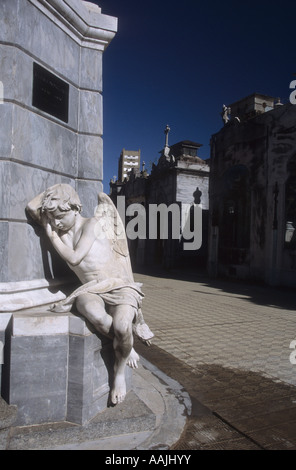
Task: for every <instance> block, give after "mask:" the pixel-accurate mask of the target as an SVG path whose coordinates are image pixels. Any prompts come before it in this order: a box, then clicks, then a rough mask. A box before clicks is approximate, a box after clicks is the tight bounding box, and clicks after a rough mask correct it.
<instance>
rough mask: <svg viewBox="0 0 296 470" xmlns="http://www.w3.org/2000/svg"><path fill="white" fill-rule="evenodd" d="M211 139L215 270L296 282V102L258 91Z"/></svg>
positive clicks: (235, 107) (233, 108) (230, 111)
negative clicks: (282, 101) (286, 102)
mask: <svg viewBox="0 0 296 470" xmlns="http://www.w3.org/2000/svg"><path fill="white" fill-rule="evenodd" d="M223 120H224V127H223V128H222V129H221V130H220V131H219V132H217V133H216V134H214V135H213V136H212V139H211V158H210V180H209V246H208V248H209V250H208V271H209V274H210V275H212V276H217V275H221V274H222V275H226V276H230V277H236V278H240V279H252V280H257V281H262V282H264V283H266V284H269V285H279V286H296V232H295V228H296V106H294V105H292V104H290V103H288V104H284V105H282V104H281V103H280V102H277V103H276V102H275V100H274V99H273V98H271V97H268V96H264V95H259V94H253V95H250V96H248V97H247V98H245V99H242V100H240V101H238V102H236V103H233V104H232V105H230V106H227V107H226V106H225V107H224V114H223Z"/></svg>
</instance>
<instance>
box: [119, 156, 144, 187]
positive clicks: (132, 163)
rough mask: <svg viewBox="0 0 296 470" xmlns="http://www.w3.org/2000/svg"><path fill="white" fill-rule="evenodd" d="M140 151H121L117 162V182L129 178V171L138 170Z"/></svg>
mask: <svg viewBox="0 0 296 470" xmlns="http://www.w3.org/2000/svg"><path fill="white" fill-rule="evenodd" d="M140 160H141V151H140V150H137V151H135V150H126V149H122V151H121V154H120V157H119V162H118V181H121V182H122V181H124V180H125V179H126V178H127V179H128V178H129V176H130V172H131V170H132V169H133V170H135V171H138V170H140Z"/></svg>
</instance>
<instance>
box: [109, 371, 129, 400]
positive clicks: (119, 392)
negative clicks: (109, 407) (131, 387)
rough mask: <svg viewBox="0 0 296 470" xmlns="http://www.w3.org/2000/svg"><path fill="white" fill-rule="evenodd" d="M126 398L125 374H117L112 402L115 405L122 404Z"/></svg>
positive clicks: (112, 392)
mask: <svg viewBox="0 0 296 470" xmlns="http://www.w3.org/2000/svg"><path fill="white" fill-rule="evenodd" d="M125 396H126V384H125V376H124V374H117V375H116V377H115V379H114V385H113V389H112V391H111V401H112V403H113V405H117V404H118V403H122V402H123V400H124V399H125Z"/></svg>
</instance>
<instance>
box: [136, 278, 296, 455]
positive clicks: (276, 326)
mask: <svg viewBox="0 0 296 470" xmlns="http://www.w3.org/2000/svg"><path fill="white" fill-rule="evenodd" d="M135 278H136V280H137V281H139V282H143V291H144V292H145V295H146V299H145V300H144V304H143V312H144V315H145V318H146V321H147V322H148V323H149V326H150V328H151V329H152V331H153V332H154V333H155V338H154V339H153V346H152V347H150V348H145V347H143V346H142V345H137V349H139V352H140V354H142V355H143V356H145V357H146V358H147V359H148V360H150V361H151V362H152V363H154V364H156V365H157V366H158V367H159V368H160V369H162V370H164V372H166V374H167V375H169V376H171V377H173V378H175V379H176V380H178V381H179V382H180V383H181V384H182V385H183V386H184V387H185V388H186V390H187V391H188V392H189V393H190V395H191V397H192V399H193V400H196V401H197V403H201V404H202V405H203V406H205V407H206V409H207V410H209V412H207V413H204V412H203V413H201V414H200V413H197V414H194V413H193V414H192V416H191V417H190V418H189V420H188V427H187V430H186V431H185V434H184V436H183V438H181V439H180V442H179V443H178V444H177V445H178V446H179V447H176V448H181V449H182V448H183V449H185V448H188V449H191V448H193V449H230V448H232V449H238V448H241V449H296V388H295V385H296V365H294V364H291V362H290V360H289V358H290V354H291V352H292V349H290V343H291V341H292V340H294V339H296V312H295V310H296V308H295V306H296V302H295V294H294V292H293V291H291V290H287V289H273V288H268V287H264V286H258V285H252V284H246V283H242V282H230V281H225V280H215V281H210V280H209V279H207V278H206V276H205V275H203V274H195V273H194V274H192V275H190V276H189V275H188V273H187V274H184V273H181V272H171V273H170V274H169V275H168V274H166V273H165V274H163V273H162V274H161V275H159V274H158V275H147V274H140V273H139V274H136V275H135ZM186 432H187V434H186ZM213 436H214V437H213Z"/></svg>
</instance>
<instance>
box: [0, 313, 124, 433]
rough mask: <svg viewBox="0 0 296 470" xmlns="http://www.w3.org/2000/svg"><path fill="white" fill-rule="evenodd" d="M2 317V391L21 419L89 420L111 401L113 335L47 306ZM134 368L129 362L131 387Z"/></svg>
mask: <svg viewBox="0 0 296 470" xmlns="http://www.w3.org/2000/svg"><path fill="white" fill-rule="evenodd" d="M0 316H1V314H0ZM6 317H7V314H6ZM2 323H3V324H6V328H5V334H2V338H3V339H4V363H3V366H2V384H1V395H2V397H3V398H4V400H5V401H6V402H7V403H9V404H12V405H16V406H17V408H18V414H17V419H16V423H15V424H16V425H18V426H22V425H32V424H40V423H50V422H63V421H69V422H73V423H77V424H82V425H84V424H85V423H87V422H88V421H90V420H91V419H92V418H93V417H94V416H96V415H97V414H98V413H100V412H101V411H103V410H104V409H105V408H106V407H107V405H108V399H109V390H110V381H111V380H112V373H113V361H114V355H113V347H112V342H111V341H110V340H108V339H106V338H104V337H99V336H97V335H96V334H94V333H93V332H92V331H91V330H90V329H89V328H88V326H87V325H86V323H85V321H84V320H83V319H82V318H80V317H78V316H75V315H74V314H71V313H67V314H56V313H52V312H49V311H47V310H46V308H45V307H42V308H37V307H36V308H35V309H29V310H24V311H19V312H17V313H13V314H11V317H10V319H7V318H6V321H5V322H2ZM0 324H1V322H0ZM2 333H3V332H2ZM131 372H132V371H131V370H129V369H128V368H127V385H128V390H129V389H130V388H131Z"/></svg>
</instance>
